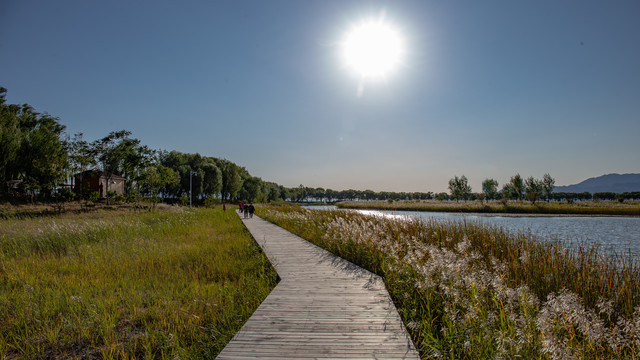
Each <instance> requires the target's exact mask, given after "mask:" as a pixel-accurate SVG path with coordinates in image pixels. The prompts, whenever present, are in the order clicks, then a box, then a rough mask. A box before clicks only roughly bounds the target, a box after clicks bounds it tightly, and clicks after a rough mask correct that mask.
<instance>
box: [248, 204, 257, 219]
mask: <svg viewBox="0 0 640 360" xmlns="http://www.w3.org/2000/svg"><path fill="white" fill-rule="evenodd" d="M255 211H256V208H255V207H253V204H249V217H250V218H253V213H254V212H255Z"/></svg>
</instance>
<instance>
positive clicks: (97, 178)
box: [74, 170, 127, 199]
mask: <svg viewBox="0 0 640 360" xmlns="http://www.w3.org/2000/svg"><path fill="white" fill-rule="evenodd" d="M74 177H75V188H74V191H75V192H76V194H81V193H91V192H94V191H97V192H98V194H100V198H102V199H103V198H106V197H107V191H109V192H115V193H116V194H118V195H124V185H125V182H126V181H127V179H125V178H123V177H122V176H119V175H115V174H112V175H111V176H109V178H108V179H107V176H106V174H105V173H103V172H101V171H96V170H87V171H83V172H81V173H77V174H75V176H74Z"/></svg>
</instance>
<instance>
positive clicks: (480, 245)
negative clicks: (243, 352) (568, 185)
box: [258, 207, 640, 359]
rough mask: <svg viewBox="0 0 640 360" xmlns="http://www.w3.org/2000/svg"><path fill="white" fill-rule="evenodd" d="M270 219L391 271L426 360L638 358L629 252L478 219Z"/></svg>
mask: <svg viewBox="0 0 640 360" xmlns="http://www.w3.org/2000/svg"><path fill="white" fill-rule="evenodd" d="M258 214H259V215H260V216H264V217H265V218H266V219H267V220H269V221H272V222H274V223H276V224H278V225H280V226H282V227H284V228H286V229H288V230H290V231H292V232H294V233H297V234H299V235H300V236H302V237H304V238H305V239H308V240H310V241H312V242H314V243H316V244H318V245H319V246H321V247H323V248H325V249H327V250H329V251H331V252H333V253H335V254H337V255H339V256H341V257H344V258H346V259H348V260H350V261H352V262H354V263H356V264H358V265H360V266H363V267H364V268H367V269H369V270H371V271H373V272H375V273H378V274H379V275H381V276H383V277H384V279H385V283H386V286H387V288H388V290H389V292H390V294H391V296H392V298H393V300H394V302H395V303H396V305H397V307H398V309H399V311H400V314H401V316H402V318H403V320H404V321H405V324H406V325H407V328H408V330H409V332H410V334H411V336H412V338H413V340H414V342H415V344H416V346H417V347H418V349H419V350H420V351H421V355H422V356H423V357H425V358H439V357H447V358H468V359H475V358H494V357H497V358H514V357H522V358H573V357H576V358H636V357H638V354H639V351H640V273H639V272H638V268H637V266H636V262H635V261H633V259H632V258H630V257H629V256H620V257H618V258H617V259H612V258H610V257H602V256H600V255H599V253H598V251H597V249H593V248H579V249H576V250H569V249H567V248H565V247H564V246H563V245H562V244H561V243H551V244H549V243H542V242H540V241H539V240H538V239H536V238H535V237H533V236H531V235H529V234H525V233H520V234H510V233H507V232H505V231H503V230H502V229H500V228H497V227H487V226H484V225H482V224H481V223H474V222H451V221H449V222H436V221H434V220H430V221H422V220H409V219H406V220H397V219H390V218H382V217H372V216H365V215H362V214H358V213H354V212H345V211H317V210H305V209H300V208H293V207H291V208H285V207H279V208H260V209H258Z"/></svg>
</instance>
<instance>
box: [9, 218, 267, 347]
mask: <svg viewBox="0 0 640 360" xmlns="http://www.w3.org/2000/svg"><path fill="white" fill-rule="evenodd" d="M275 283H276V273H275V271H274V270H273V268H272V267H271V265H270V263H269V262H268V260H267V259H266V257H265V256H264V255H263V254H262V253H261V252H260V250H259V248H258V246H257V244H255V242H254V241H253V239H252V238H251V236H250V235H249V233H248V232H247V231H246V229H245V228H244V227H243V225H242V223H241V221H240V220H239V219H238V217H237V216H236V215H235V214H234V213H233V212H232V211H227V212H223V211H222V210H221V209H219V208H217V209H197V210H196V209H194V210H187V209H184V208H180V207H166V208H162V209H160V208H159V209H156V210H155V211H142V212H140V211H137V212H136V211H131V210H127V209H125V210H100V211H91V212H82V213H73V212H68V213H65V214H62V215H58V216H42V217H36V218H32V217H24V218H14V219H4V220H0V318H1V319H3V320H2V321H1V322H0V358H25V359H37V358H105V359H112V358H125V359H126V358H171V359H174V358H177V357H180V358H213V357H215V356H216V354H217V353H218V352H219V351H221V350H222V348H223V347H224V346H225V345H226V343H227V342H228V341H229V340H230V339H231V337H232V336H233V334H234V333H235V332H236V331H237V330H239V329H240V327H241V326H242V325H243V323H244V322H245V321H246V319H248V318H249V316H250V315H251V314H252V312H253V311H254V309H255V308H257V306H258V305H259V304H260V302H261V301H262V300H263V299H264V298H265V297H266V296H267V294H268V293H269V292H270V291H271V289H272V288H273V287H274V286H275Z"/></svg>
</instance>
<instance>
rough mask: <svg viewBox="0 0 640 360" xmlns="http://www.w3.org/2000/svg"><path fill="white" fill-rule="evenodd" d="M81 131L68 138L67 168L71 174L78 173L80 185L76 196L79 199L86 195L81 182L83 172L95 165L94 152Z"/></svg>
mask: <svg viewBox="0 0 640 360" xmlns="http://www.w3.org/2000/svg"><path fill="white" fill-rule="evenodd" d="M82 137H83V134H82V133H77V134H75V135H74V136H73V139H71V140H69V147H68V151H69V170H70V171H71V173H72V174H75V173H79V174H80V176H79V179H78V180H79V181H80V186H77V188H78V189H79V194H78V196H79V197H80V198H81V199H85V198H86V197H87V195H88V194H87V193H86V189H85V187H84V186H82V184H83V176H84V172H85V171H87V170H89V168H90V167H92V166H95V165H96V154H95V151H94V150H93V149H92V148H91V146H90V145H89V143H88V142H87V141H86V140H84V139H83V138H82Z"/></svg>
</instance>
